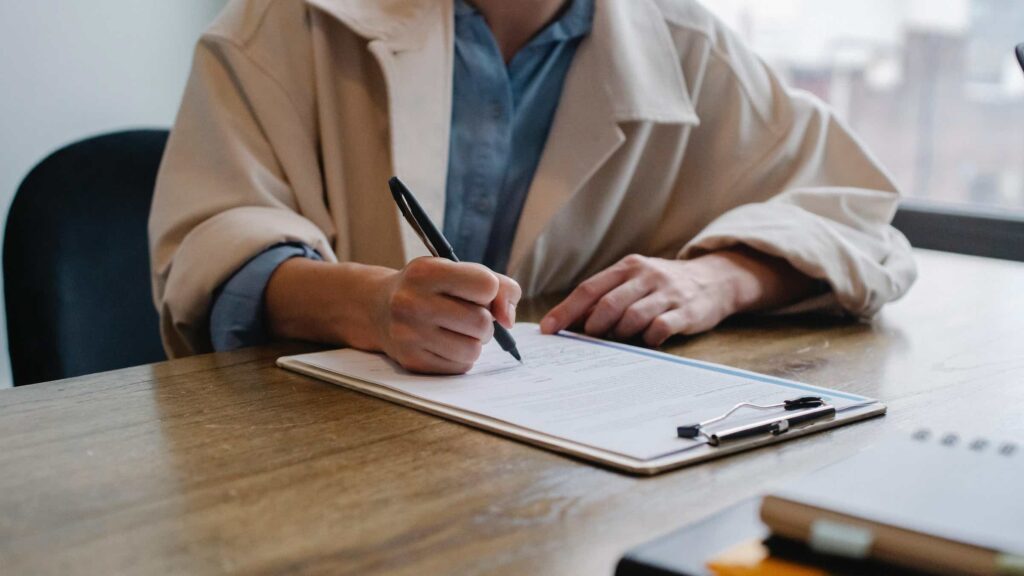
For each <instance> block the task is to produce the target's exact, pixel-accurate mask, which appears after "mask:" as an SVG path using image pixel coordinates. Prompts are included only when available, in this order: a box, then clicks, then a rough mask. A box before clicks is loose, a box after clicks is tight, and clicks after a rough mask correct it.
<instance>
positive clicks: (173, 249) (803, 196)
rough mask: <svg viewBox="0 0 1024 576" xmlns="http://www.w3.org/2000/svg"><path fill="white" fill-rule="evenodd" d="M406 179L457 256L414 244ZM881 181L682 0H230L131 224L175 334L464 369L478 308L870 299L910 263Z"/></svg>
mask: <svg viewBox="0 0 1024 576" xmlns="http://www.w3.org/2000/svg"><path fill="white" fill-rule="evenodd" d="M392 175H398V176H400V177H401V178H402V179H403V180H404V181H405V182H406V184H408V185H409V187H410V188H411V189H412V190H413V191H414V192H415V193H416V194H417V196H418V198H419V200H420V202H421V204H423V205H424V207H425V208H426V210H427V212H428V213H429V214H430V215H431V217H432V219H433V220H434V221H435V222H439V223H440V224H439V225H440V226H442V227H443V230H444V233H445V235H446V236H447V237H448V238H449V239H450V240H451V242H452V244H453V246H454V248H455V251H456V253H457V254H459V255H460V256H461V257H462V258H463V260H465V261H466V262H463V263H452V262H448V261H443V260H440V259H437V258H430V257H426V251H425V249H424V248H423V246H422V245H421V243H420V241H419V239H418V238H417V237H416V236H415V234H414V233H413V232H412V230H411V229H410V228H409V227H408V226H407V225H406V224H405V223H404V222H403V221H402V219H401V217H400V215H399V212H398V210H397V208H396V206H395V205H394V203H393V201H392V199H391V197H390V195H389V193H388V190H387V181H388V178H389V177H390V176H392ZM897 202H898V193H897V189H896V187H895V185H894V184H893V182H892V181H891V179H890V177H889V176H888V175H887V174H886V172H885V171H884V170H883V169H882V168H881V167H880V166H879V164H878V163H877V162H876V161H875V160H874V159H873V158H872V157H871V155H870V154H869V153H868V152H866V151H865V149H864V147H863V146H862V145H861V144H860V143H859V142H858V140H857V139H856V138H855V137H854V136H853V135H851V133H850V131H849V130H847V128H846V127H845V126H844V125H843V123H842V122H840V121H839V120H838V119H836V118H835V116H833V114H832V113H831V112H830V110H829V109H828V108H827V107H826V106H825V105H823V104H822V103H821V102H820V101H818V100H816V99H815V98H813V97H811V96H810V95H808V94H805V93H802V92H799V91H794V90H791V89H789V88H787V87H786V86H785V85H784V84H783V83H782V82H781V81H780V80H779V78H778V77H777V76H776V75H775V74H774V73H773V72H772V71H771V70H770V69H769V68H768V67H766V66H765V64H763V63H762V62H761V61H760V60H759V59H758V58H757V57H756V56H755V55H754V54H752V53H751V51H750V50H749V49H748V48H747V47H746V46H745V45H744V43H743V42H742V41H740V40H739V39H738V38H737V36H736V35H735V34H734V33H733V32H732V31H730V30H729V29H728V28H726V27H725V26H724V25H723V24H722V23H720V22H719V21H718V20H716V18H715V17H714V16H712V15H711V14H710V13H709V12H708V11H707V10H706V9H705V8H704V7H702V6H701V5H700V4H698V3H697V2H696V1H694V0H520V1H517V2H506V1H504V0H233V1H232V2H230V3H229V4H228V6H227V7H226V8H225V10H224V12H223V13H222V15H221V16H220V17H219V18H218V19H217V20H216V22H215V23H214V24H213V25H212V26H211V28H210V29H209V30H208V31H207V32H206V34H204V36H203V37H202V39H201V40H200V42H199V43H198V46H197V49H196V53H195V60H194V64H193V69H192V73H191V78H190V79H189V82H188V86H187V89H186V93H185V96H184V99H183V102H182V105H181V109H180V112H179V115H178V118H177V120H176V123H175V125H174V128H173V130H172V133H171V136H170V140H169V142H168V145H167V150H166V153H165V157H164V160H163V163H162V166H161V169H160V173H159V177H158V182H157V187H156V192H155V198H154V201H153V208H152V215H151V220H150V238H151V239H150V243H151V261H152V267H153V282H154V295H155V300H156V303H157V306H158V308H159V310H160V316H161V327H162V333H163V338H164V342H165V346H166V348H167V351H168V353H169V354H170V355H171V356H172V357H173V356H181V355H186V354H192V353H199V352H205V351H210V350H214V349H216V350H224V349H231V348H236V347H240V346H247V345H253V344H259V343H264V342H267V341H270V340H273V339H303V340H309V341H315V342H321V343H325V344H332V345H347V346H354V347H357V348H361V349H364V350H370V351H382V352H385V353H386V354H388V355H389V356H391V357H392V358H393V359H394V360H395V361H397V362H398V363H400V364H401V365H402V366H404V367H406V368H408V369H410V370H414V371H419V372H427V373H461V372H465V371H467V370H469V369H470V368H471V366H472V365H473V362H474V361H475V360H476V359H477V357H478V355H479V354H480V351H481V347H482V346H483V345H484V344H485V343H487V342H488V341H489V339H490V338H491V336H492V330H493V328H492V319H496V320H497V321H499V322H501V323H502V324H504V325H506V326H511V324H512V323H513V322H514V320H515V308H516V305H517V304H518V302H519V300H520V298H521V297H523V296H525V297H533V296H536V295H540V294H547V293H568V294H569V295H568V296H567V297H565V299H564V300H563V301H562V302H561V303H560V304H558V305H557V306H555V307H554V308H553V309H552V310H551V311H550V312H549V313H548V314H547V316H545V317H544V319H543V320H542V323H541V327H542V330H543V331H544V332H547V333H553V332H557V331H558V330H561V329H565V328H569V327H575V328H577V329H579V330H583V331H585V332H586V333H588V334H592V335H597V336H606V337H612V338H622V339H629V338H637V339H642V340H643V341H644V342H645V343H646V344H648V345H650V346H658V345H660V344H662V343H663V342H664V341H665V340H666V339H667V338H669V337H671V336H673V335H676V334H695V333H699V332H702V331H706V330H710V329H712V328H713V327H714V326H716V325H717V324H718V323H719V322H721V321H722V320H723V319H725V318H727V317H729V316H731V315H734V314H739V313H749V312H767V313H795V312H801V311H833V312H840V313H844V314H847V315H850V316H855V317H869V316H871V315H873V314H875V313H876V312H877V311H878V310H879V309H880V308H881V307H882V306H883V304H885V303H886V302H889V301H891V300H893V299H895V298H898V297H900V296H901V295H902V294H903V293H904V292H905V291H906V290H907V289H908V288H909V286H910V285H911V284H912V282H913V281H914V277H915V268H914V263H913V260H912V257H911V253H910V249H909V244H908V243H907V241H906V239H905V238H904V237H903V236H902V235H901V234H900V233H899V232H897V231H896V230H895V229H893V228H892V227H891V226H890V225H889V223H890V221H891V219H892V217H893V215H894V212H895V209H896V205H897Z"/></svg>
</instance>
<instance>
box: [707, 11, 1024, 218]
mask: <svg viewBox="0 0 1024 576" xmlns="http://www.w3.org/2000/svg"><path fill="white" fill-rule="evenodd" d="M705 5H706V6H707V7H708V8H709V9H711V10H712V11H713V12H715V13H716V14H717V15H718V16H719V17H721V18H722V19H723V20H724V21H725V22H726V23H727V24H728V25H730V26H731V27H732V28H733V29H734V30H736V31H737V32H738V33H739V35H740V36H741V37H742V38H744V39H745V40H746V41H747V42H748V43H749V44H750V45H751V46H752V47H753V48H754V50H755V51H756V52H757V53H758V54H759V55H760V56H761V57H763V58H764V59H765V60H766V61H767V62H768V63H769V64H771V65H772V67H773V68H774V69H775V70H776V71H777V72H779V73H780V75H781V76H782V77H783V78H784V80H785V81H786V82H787V83H788V84H789V85H790V86H792V87H795V88H799V89H803V90H807V91H809V92H812V93H814V94H816V95H817V96H819V97H821V98H822V99H824V100H826V101H828V102H829V103H830V104H831V105H832V106H833V107H834V108H835V109H836V111H837V114H838V115H839V116H840V117H841V118H842V119H843V120H845V121H846V123H847V124H848V125H849V126H850V127H851V128H852V129H853V131H854V132H855V133H856V134H857V136H858V137H859V138H860V139H861V140H863V141H864V142H865V143H866V144H867V146H868V148H869V149H870V150H871V151H872V153H873V154H874V155H875V156H876V157H877V158H878V159H879V160H880V161H881V162H882V164H884V165H885V167H886V168H887V169H888V170H889V171H890V172H891V173H892V175H893V177H894V178H895V180H896V182H897V184H898V185H899V186H900V188H901V190H902V192H903V194H904V195H905V196H906V197H908V198H910V199H913V200H920V201H926V202H936V203H942V204H947V205H949V204H955V205H960V206H970V207H973V208H976V209H978V210H979V211H984V212H998V213H1003V214H1006V213H1014V214H1015V215H1024V74H1022V71H1021V69H1020V67H1019V66H1018V65H1017V63H1016V60H1015V58H1014V54H1013V49H1014V46H1015V45H1016V44H1018V43H1020V42H1024V2H1022V1H1021V0H860V1H859V2H850V1H848V0H770V1H765V0H705Z"/></svg>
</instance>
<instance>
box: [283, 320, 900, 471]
mask: <svg viewBox="0 0 1024 576" xmlns="http://www.w3.org/2000/svg"><path fill="white" fill-rule="evenodd" d="M567 336H568V337H570V338H573V339H576V340H587V341H591V342H592V343H596V344H600V345H602V346H613V347H616V348H626V349H630V350H631V351H634V352H636V353H641V354H643V355H645V356H656V357H660V358H662V359H665V360H670V361H674V362H686V363H688V364H692V365H695V366H699V367H703V368H707V369H709V370H718V371H726V372H728V373H730V374H740V375H744V376H748V377H750V378H756V379H758V380H765V381H770V382H772V383H777V384H778V383H783V384H785V385H788V386H792V387H794V391H795V392H798V393H800V394H805V393H808V392H810V393H820V394H821V395H825V396H828V395H830V394H831V395H835V394H838V395H842V396H854V395H849V394H846V393H842V392H838V391H834V390H828V389H825V388H820V387H816V386H811V385H808V384H802V383H798V382H792V381H788V380H784V379H781V378H775V377H772V376H766V375H763V374H757V373H754V372H748V371H744V370H738V369H735V368H730V367H727V366H721V365H717V364H712V363H707V362H702V361H697V360H690V359H685V358H680V357H676V356H673V355H669V354H665V353H663V352H657V351H653V350H647V349H641V348H636V347H633V346H629V345H626V344H619V343H610V342H605V341H601V340H597V339H593V338H589V337H586V336H580V335H576V334H571V333H570V334H567ZM316 354H324V353H315V354H305V355H299V356H288V357H283V358H279V359H278V361H277V365H278V366H279V367H281V368H284V369H287V370H291V371H293V372H297V373H300V374H304V375H306V376H311V377H313V378H317V379H319V380H323V381H326V382H330V383H332V384H336V385H339V386H343V387H345V388H349V389H351V390H355V391H357V392H362V393H364V394H368V395H370V396H374V397H377V398H381V399H384V400H388V401H390V402H394V403H396V404H400V405H403V406H407V407H409V408H413V409H415V410H419V411H421V412H426V413H429V414H433V415H435V416H440V417H442V418H446V419H449V420H453V421H456V422H460V423H462V424H466V425H468V426H472V427H475V428H480V429H483V430H486V431H489V432H492V433H495V434H498V435H501V436H505V437H508V438H511V439H514V440H517V441H520V442H524V443H527V444H531V445H534V446H538V447H540V448H544V449H547V450H550V451H553V452H558V453H561V454H565V455H569V456H572V457H575V458H579V459H582V460H586V461H588V462H592V463H595V464H599V465H602V466H604V467H607V468H611V469H614V470H618V471H622V472H627V473H630V474H635V475H648V476H649V475H654V474H658V473H660V472H665V471H667V470H672V469H676V468H681V467H684V466H690V465H693V464H697V463H700V462H705V461H708V460H713V459H716V458H721V457H724V456H728V455H731V454H735V453H738V452H743V451H746V450H752V449H755V448H759V447H762V446H767V445H771V444H777V443H779V442H784V441H787V440H791V439H796V438H799V437H802V436H806V435H808V434H813V433H816V432H822V431H825V430H829V429H832V428H836V427H838V426H843V425H846V424H850V423H853V422H858V421H861V420H865V419H868V418H873V417H876V416H881V415H883V414H885V412H886V406H885V405H884V404H881V403H879V402H877V401H874V400H871V399H868V398H864V399H863V400H864V403H863V404H858V405H855V406H852V407H849V408H845V409H843V410H839V411H837V412H836V413H835V414H834V415H831V416H830V417H829V418H824V419H816V420H813V421H809V422H806V423H801V424H798V425H795V426H792V427H790V428H789V429H788V430H787V431H786V432H785V433H784V434H778V435H773V434H765V435H759V436H755V437H750V438H744V439H741V440H736V441H733V442H729V443H726V444H722V445H719V446H712V445H711V444H709V443H708V444H701V445H697V446H692V447H688V448H686V449H683V450H680V451H679V452H676V453H672V454H668V455H665V456H661V457H657V458H652V459H642V458H635V457H631V456H628V455H625V454H621V453H617V452H614V451H611V450H606V449H602V448H599V447H595V446H592V445H588V444H585V443H581V442H577V441H573V440H571V439H567V438H564V437H560V436H557V435H552V434H548V433H544V432H542V431H539V430H536V429H531V428H528V427H525V426H521V425H518V424H516V423H514V422H509V421H506V420H501V419H497V418H492V417H489V416H487V415H484V414H480V413H478V412H474V411H470V410H465V409H462V408H460V407H458V406H453V405H451V404H446V403H442V402H435V401H431V400H427V399H424V398H422V397H418V396H413V395H410V394H407V393H404V392H402V391H400V390H396V389H395V388H392V387H389V386H383V385H380V384H376V383H374V382H371V381H367V380H365V379H360V378H355V377H352V376H350V375H346V374H342V373H339V372H338V371H332V370H326V369H324V368H322V367H320V366H317V365H315V363H311V358H313V357H315V356H316ZM858 398H860V397H858ZM667 432H671V431H667Z"/></svg>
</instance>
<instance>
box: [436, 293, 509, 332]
mask: <svg viewBox="0 0 1024 576" xmlns="http://www.w3.org/2000/svg"><path fill="white" fill-rule="evenodd" d="M424 308H425V310H424V313H425V314H428V315H429V316H428V317H427V318H426V322H427V323H428V324H431V325H436V326H438V327H440V328H444V329H446V330H450V331H451V332H454V333H456V334H461V335H463V336H468V337H470V338H475V339H477V340H479V341H480V342H483V343H487V342H489V341H490V340H491V337H493V336H494V319H493V318H492V317H491V313H490V312H489V311H488V310H487V308H484V307H483V306H477V305H476V304H470V303H469V302H466V301H465V300H457V299H455V298H452V297H450V296H435V297H434V298H432V299H430V301H429V303H428V304H427V305H426V306H425V307H424Z"/></svg>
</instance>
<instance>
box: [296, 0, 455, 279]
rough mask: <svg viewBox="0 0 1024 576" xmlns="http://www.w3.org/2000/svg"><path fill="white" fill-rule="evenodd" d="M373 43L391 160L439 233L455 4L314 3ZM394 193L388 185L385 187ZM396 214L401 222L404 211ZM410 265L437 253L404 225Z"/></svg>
mask: <svg viewBox="0 0 1024 576" xmlns="http://www.w3.org/2000/svg"><path fill="white" fill-rule="evenodd" d="M307 3H308V4H310V5H313V6H316V7H317V8H319V9H321V10H323V11H325V12H327V13H328V14H331V15H333V16H335V17H336V18H338V19H339V20H341V21H342V22H344V23H345V24H346V25H347V26H348V27H349V28H350V29H352V30H354V31H355V32H356V33H358V34H361V35H363V36H364V37H366V38H368V39H369V40H370V42H369V49H370V52H371V53H373V55H374V56H375V57H376V59H377V62H378V63H379V65H380V67H381V71H382V72H383V75H384V81H385V85H386V87H387V98H388V114H389V116H390V127H391V134H390V141H391V161H392V169H393V170H394V172H395V175H396V176H398V177H399V178H401V179H402V181H403V182H405V184H406V185H407V186H408V187H409V189H410V190H412V191H413V193H414V194H415V195H416V198H417V200H418V201H419V202H420V204H421V205H422V206H423V208H424V209H425V210H426V212H427V214H428V215H429V216H430V218H431V219H432V220H433V221H434V223H435V224H437V226H438V227H439V228H443V226H444V202H445V187H446V180H447V176H448V141H449V135H450V129H451V115H452V113H451V102H452V54H453V52H454V22H453V20H454V15H453V2H452V0H441V1H437V0H307ZM381 193H382V194H387V193H388V192H387V183H386V182H384V181H382V182H381ZM395 214H396V217H397V218H401V215H400V213H399V212H398V209H397V207H396V209H395ZM399 226H400V229H401V231H402V246H403V248H404V252H405V260H406V261H408V260H411V259H413V258H416V257H418V256H426V255H428V254H429V252H428V251H427V249H426V248H425V247H424V246H423V243H422V241H421V240H420V238H419V237H418V236H417V235H416V233H415V232H414V231H413V230H412V228H411V227H410V226H408V225H406V224H405V222H404V221H402V222H400V224H399Z"/></svg>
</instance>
